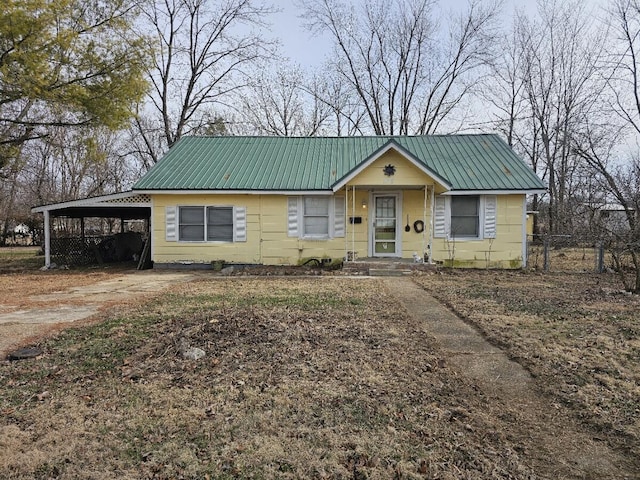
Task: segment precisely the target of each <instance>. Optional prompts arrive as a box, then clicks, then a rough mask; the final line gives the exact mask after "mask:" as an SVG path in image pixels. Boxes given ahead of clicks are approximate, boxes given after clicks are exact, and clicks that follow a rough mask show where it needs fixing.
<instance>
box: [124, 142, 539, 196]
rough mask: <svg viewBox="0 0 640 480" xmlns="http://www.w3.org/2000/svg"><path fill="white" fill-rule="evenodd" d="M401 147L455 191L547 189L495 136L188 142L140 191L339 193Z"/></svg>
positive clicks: (176, 148)
mask: <svg viewBox="0 0 640 480" xmlns="http://www.w3.org/2000/svg"><path fill="white" fill-rule="evenodd" d="M389 145H391V147H393V146H395V145H398V146H399V147H401V149H404V150H406V151H407V152H408V153H409V154H411V155H412V156H413V157H414V159H415V160H416V161H417V162H420V163H422V164H423V166H424V168H425V169H426V170H428V171H431V172H433V173H434V174H435V175H437V176H439V177H440V178H441V179H444V180H446V181H447V182H448V183H449V184H450V186H451V189H452V190H539V189H544V188H545V185H544V184H543V183H542V181H541V180H540V179H539V178H538V177H537V176H536V175H535V174H534V173H533V171H532V170H531V169H530V168H529V167H528V166H527V165H526V164H525V163H524V162H523V161H522V160H521V159H520V158H519V157H518V156H516V154H515V153H514V152H513V151H512V150H511V148H509V146H508V145H507V144H506V143H505V142H504V141H503V140H502V139H500V137H498V136H497V135H494V134H482V135H428V136H414V137H406V136H376V137H184V138H182V139H181V140H180V141H179V142H177V143H176V144H175V145H174V146H173V147H172V148H171V149H170V150H169V152H168V153H167V154H166V155H165V156H164V157H163V158H162V159H161V160H160V161H159V162H158V163H157V164H156V165H155V166H154V167H153V168H152V169H151V170H149V172H148V173H147V174H146V175H145V176H144V177H143V178H142V179H140V181H138V182H137V183H136V184H135V185H134V187H133V188H134V189H135V190H218V191H219V190H240V191H243V190H246V191H252V190H253V191H255V190H267V191H268V190H272V191H273V190H283V191H296V190H304V191H311V190H331V189H332V187H333V186H334V185H336V184H338V183H339V182H340V180H342V179H344V178H345V177H348V176H349V174H350V172H353V171H355V170H356V169H357V168H358V167H359V166H360V165H362V164H363V163H365V162H367V161H368V160H370V159H371V158H373V157H374V156H375V155H376V154H377V153H378V152H380V151H381V150H382V149H385V148H386V147H388V146H389Z"/></svg>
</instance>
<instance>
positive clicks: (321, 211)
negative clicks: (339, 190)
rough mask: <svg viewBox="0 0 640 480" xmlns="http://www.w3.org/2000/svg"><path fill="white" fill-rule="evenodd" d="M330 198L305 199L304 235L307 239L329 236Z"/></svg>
mask: <svg viewBox="0 0 640 480" xmlns="http://www.w3.org/2000/svg"><path fill="white" fill-rule="evenodd" d="M329 200H330V198H329V197H304V198H303V213H302V234H303V236H305V237H322V238H326V237H328V236H329Z"/></svg>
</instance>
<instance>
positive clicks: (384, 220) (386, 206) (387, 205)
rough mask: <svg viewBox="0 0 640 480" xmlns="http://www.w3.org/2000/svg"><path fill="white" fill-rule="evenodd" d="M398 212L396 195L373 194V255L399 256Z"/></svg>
mask: <svg viewBox="0 0 640 480" xmlns="http://www.w3.org/2000/svg"><path fill="white" fill-rule="evenodd" d="M398 214H399V212H398V195H396V194H384V195H382V194H380V195H378V194H374V195H373V216H372V229H371V232H372V239H371V243H372V250H373V251H372V255H373V256H374V257H397V256H399V254H400V253H399V252H400V249H399V245H398V244H399V241H398V216H399V215H398Z"/></svg>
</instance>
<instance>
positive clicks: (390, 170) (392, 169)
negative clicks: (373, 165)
mask: <svg viewBox="0 0 640 480" xmlns="http://www.w3.org/2000/svg"><path fill="white" fill-rule="evenodd" d="M382 171H383V172H384V174H385V175H386V176H387V177H390V176H392V175H394V174H395V173H396V167H394V166H393V165H391V164H389V165H385V167H384V168H383V169H382Z"/></svg>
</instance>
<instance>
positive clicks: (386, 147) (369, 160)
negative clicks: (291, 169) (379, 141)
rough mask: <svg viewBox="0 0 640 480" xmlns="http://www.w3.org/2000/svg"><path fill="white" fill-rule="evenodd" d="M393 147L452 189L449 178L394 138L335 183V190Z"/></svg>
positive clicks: (424, 171)
mask: <svg viewBox="0 0 640 480" xmlns="http://www.w3.org/2000/svg"><path fill="white" fill-rule="evenodd" d="M391 149H393V150H395V151H397V152H398V153H399V154H400V155H402V156H403V157H405V158H406V159H407V160H409V162H411V163H412V164H413V165H414V166H415V167H416V168H417V169H418V170H420V171H421V172H422V173H424V174H425V175H428V176H429V177H431V178H433V179H434V180H435V181H437V182H438V183H439V184H440V185H442V186H443V187H445V188H446V189H447V190H450V189H451V184H450V183H449V181H448V180H446V179H445V178H443V177H441V176H440V175H438V174H437V173H436V172H434V171H433V170H431V169H430V168H429V167H427V166H426V165H425V164H424V163H422V162H421V161H420V160H418V159H417V158H416V157H415V156H414V155H412V154H411V152H409V151H408V150H406V149H404V148H403V147H402V146H400V145H399V144H398V143H396V142H395V141H393V140H389V142H387V144H385V145H384V146H383V147H382V148H380V149H379V150H378V151H377V152H375V153H374V154H373V155H371V156H370V157H369V158H367V159H366V160H365V161H364V162H362V163H360V164H359V165H358V166H357V167H356V169H355V170H352V171H351V172H349V173H348V174H347V175H345V176H344V177H342V178H341V179H340V180H339V181H338V182H337V183H335V184H334V185H333V187H332V188H333V191H334V192H337V191H338V190H340V189H341V188H342V187H344V186H345V185H346V184H347V183H349V182H350V181H351V180H353V179H354V178H355V177H357V176H358V175H359V174H360V173H362V171H363V170H365V169H366V168H367V167H369V166H370V165H371V164H372V163H373V162H375V161H376V160H378V159H379V158H380V157H382V156H383V155H384V154H385V153H387V152H388V151H389V150H391Z"/></svg>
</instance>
